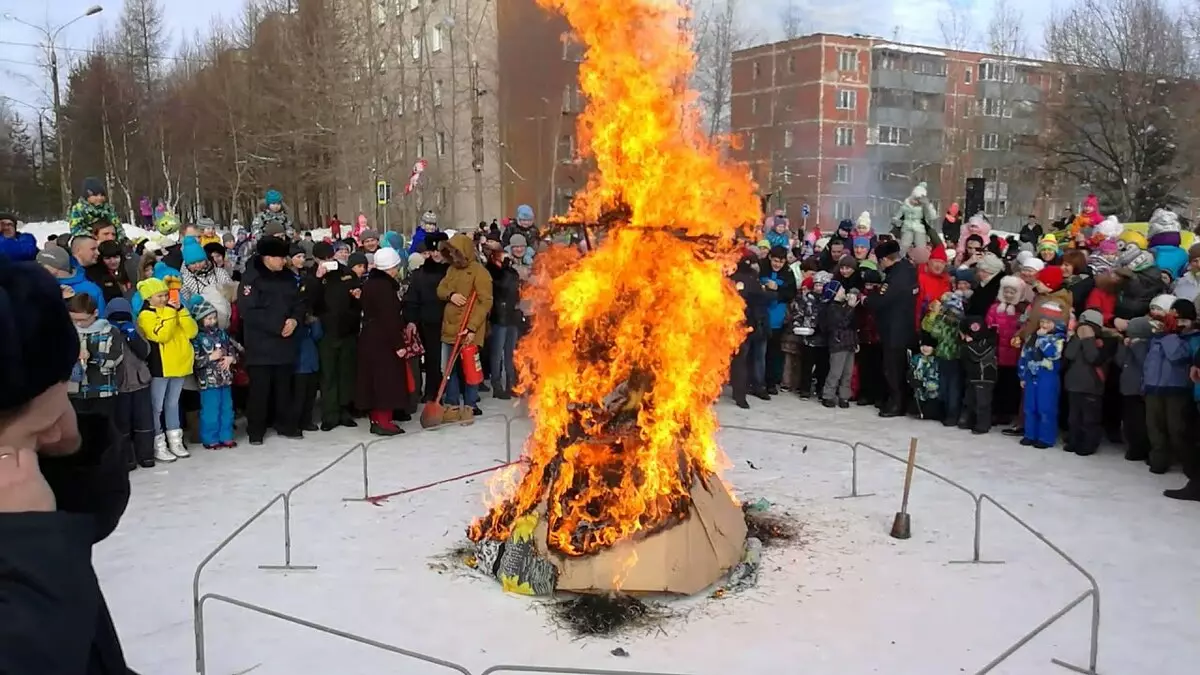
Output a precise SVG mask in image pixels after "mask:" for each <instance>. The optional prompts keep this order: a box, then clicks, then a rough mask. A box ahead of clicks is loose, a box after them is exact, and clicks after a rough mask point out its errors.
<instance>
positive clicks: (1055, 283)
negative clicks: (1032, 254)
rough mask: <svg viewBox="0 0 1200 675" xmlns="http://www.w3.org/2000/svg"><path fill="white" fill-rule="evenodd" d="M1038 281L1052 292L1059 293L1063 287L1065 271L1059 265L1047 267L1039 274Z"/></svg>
mask: <svg viewBox="0 0 1200 675" xmlns="http://www.w3.org/2000/svg"><path fill="white" fill-rule="evenodd" d="M1037 280H1038V282H1039V283H1042V284H1044V285H1046V286H1047V287H1049V288H1050V290H1051V292H1053V291H1057V290H1059V289H1061V288H1062V285H1063V271H1062V268H1061V267H1059V266H1058V265H1047V266H1045V267H1044V268H1042V271H1040V272H1038V273H1037Z"/></svg>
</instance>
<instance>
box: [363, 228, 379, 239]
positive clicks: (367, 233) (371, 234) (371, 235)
mask: <svg viewBox="0 0 1200 675" xmlns="http://www.w3.org/2000/svg"><path fill="white" fill-rule="evenodd" d="M368 239H374V240H375V241H379V233H378V232H376V231H375V230H371V229H366V230H363V231H362V234H360V235H358V240H359V241H366V240H368Z"/></svg>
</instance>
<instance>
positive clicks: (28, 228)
mask: <svg viewBox="0 0 1200 675" xmlns="http://www.w3.org/2000/svg"><path fill="white" fill-rule="evenodd" d="M123 227H124V228H125V236H127V237H129V238H130V239H131V240H135V239H141V238H143V237H151V236H153V237H157V236H158V233H157V232H154V233H152V232H150V231H149V230H143V229H142V228H140V227H138V226H137V225H130V224H129V223H125V225H123ZM18 229H19V230H20V231H22V232H28V233H29V234H32V235H33V236H34V238H35V239H37V243H38V248H41V247H43V246H45V245H46V239H47V238H49V237H50V236H51V235H63V234H67V233H68V232H70V231H71V226H70V225H68V224H67V221H65V220H55V221H50V222H42V223H22V224H21V226H20V227H19V228H18Z"/></svg>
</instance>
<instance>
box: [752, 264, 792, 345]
mask: <svg viewBox="0 0 1200 675" xmlns="http://www.w3.org/2000/svg"><path fill="white" fill-rule="evenodd" d="M784 269H787V268H786V267H785V268H784ZM759 280H760V281H762V282H763V283H764V284H765V283H767V281H768V280H774V281H775V283H777V284H779V288H780V289H781V290H782V289H783V288H784V286H785V283H784V282H785V281H786V280H785V279H784V278H783V275H781V274H780V273H779V272H775V271H773V270H770V271H768V272H767V273H766V274H763V275H761V276H760V277H759ZM792 292H793V293H794V292H795V289H792ZM779 296H780V293H779V292H777V291H772V292H771V304H770V305H767V323H768V325H769V326H770V327H771V330H779V329H780V328H783V322H784V321H785V320H786V319H787V309H788V303H787V302H785V301H782V300H781V299H780V297H779ZM788 301H789V302H790V301H791V298H788Z"/></svg>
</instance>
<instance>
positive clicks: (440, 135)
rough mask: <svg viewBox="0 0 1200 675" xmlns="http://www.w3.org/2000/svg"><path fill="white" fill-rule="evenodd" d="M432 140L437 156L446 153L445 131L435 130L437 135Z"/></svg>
mask: <svg viewBox="0 0 1200 675" xmlns="http://www.w3.org/2000/svg"><path fill="white" fill-rule="evenodd" d="M434 140H435V141H436V143H437V154H438V157H443V156H445V154H446V132H444V131H439V132H437V136H435V138H434Z"/></svg>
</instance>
